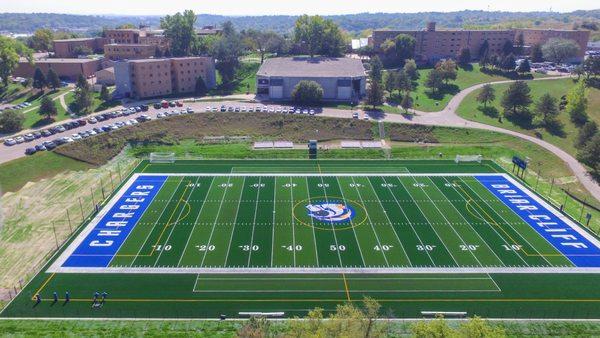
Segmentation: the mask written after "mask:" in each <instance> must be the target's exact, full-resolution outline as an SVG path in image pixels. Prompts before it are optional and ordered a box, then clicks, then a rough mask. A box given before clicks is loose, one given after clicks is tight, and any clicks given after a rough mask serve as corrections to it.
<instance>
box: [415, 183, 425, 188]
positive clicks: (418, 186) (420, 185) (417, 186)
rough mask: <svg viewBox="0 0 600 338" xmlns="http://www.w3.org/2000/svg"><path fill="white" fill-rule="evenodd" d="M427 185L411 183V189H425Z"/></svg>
mask: <svg viewBox="0 0 600 338" xmlns="http://www.w3.org/2000/svg"><path fill="white" fill-rule="evenodd" d="M426 186H427V184H425V183H413V187H415V188H425V187H426Z"/></svg>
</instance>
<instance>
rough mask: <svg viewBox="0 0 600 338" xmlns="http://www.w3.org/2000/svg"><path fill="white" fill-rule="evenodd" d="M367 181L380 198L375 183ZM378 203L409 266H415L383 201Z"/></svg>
mask: <svg viewBox="0 0 600 338" xmlns="http://www.w3.org/2000/svg"><path fill="white" fill-rule="evenodd" d="M366 180H367V182H369V186H370V187H371V190H372V191H373V194H374V195H375V196H377V197H379V195H377V192H376V191H375V187H373V183H371V180H369V179H368V178H367V179H366ZM352 181H354V178H352ZM357 189H358V188H357ZM377 201H378V202H379V206H380V207H381V210H383V211H384V212H383V214H384V215H385V219H387V221H388V223H389V227H390V228H391V229H392V231H393V232H394V235H395V236H396V239H397V240H398V243H400V248H402V252H404V255H405V256H406V259H407V260H408V264H410V266H413V264H412V262H411V261H410V257H408V253H407V252H406V250H405V249H404V245H403V244H402V241H401V240H400V236H398V233H397V232H396V229H395V228H394V225H393V224H392V220H391V219H390V217H389V216H388V214H387V212H386V210H385V208H384V207H383V204H382V203H381V200H379V199H377Z"/></svg>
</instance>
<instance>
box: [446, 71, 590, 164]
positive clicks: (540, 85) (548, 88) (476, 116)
mask: <svg viewBox="0 0 600 338" xmlns="http://www.w3.org/2000/svg"><path fill="white" fill-rule="evenodd" d="M527 84H528V85H529V87H530V88H531V97H532V98H533V101H534V103H535V102H536V101H537V100H538V99H539V98H540V97H541V96H542V95H543V94H545V93H550V94H552V96H554V97H555V98H556V99H557V102H558V101H559V100H560V97H561V96H562V95H565V94H566V93H567V92H568V91H569V89H571V88H572V87H573V86H574V81H573V80H572V79H559V80H548V81H529V82H527ZM507 87H508V84H497V85H494V89H496V100H495V101H494V102H492V103H491V104H488V107H492V108H495V109H496V110H497V112H498V113H499V114H501V113H502V107H501V106H500V100H501V97H502V93H503V92H504V91H505V90H506V88H507ZM479 92H480V90H476V91H474V92H473V93H471V94H469V95H468V96H467V97H466V98H465V99H464V100H463V102H462V103H461V104H460V106H459V107H458V110H457V113H458V114H459V115H460V116H461V117H463V118H466V119H468V120H472V121H477V122H481V123H485V124H489V125H493V126H497V127H501V128H505V129H510V130H514V131H518V132H520V133H524V134H527V135H531V136H536V137H538V138H540V139H543V140H546V141H548V142H550V143H552V144H554V145H556V146H558V147H560V148H561V149H563V150H565V151H567V152H568V153H570V154H571V155H576V152H577V150H576V149H575V147H574V142H575V139H576V138H577V134H578V130H579V127H578V126H576V125H575V124H573V123H572V122H571V120H570V119H569V116H568V114H567V113H566V112H561V113H560V114H559V116H558V119H559V120H560V121H561V122H562V123H563V124H564V133H563V135H555V134H551V133H550V132H548V131H547V130H546V129H544V128H533V127H531V128H527V127H523V126H521V125H519V124H516V123H514V122H512V121H510V120H508V119H506V118H503V119H502V122H500V121H499V120H498V117H497V116H490V115H487V114H485V113H484V112H483V109H482V108H483V107H482V106H481V105H480V104H479V103H478V102H477V101H476V97H477V95H478V94H479ZM588 99H589V105H588V110H587V112H588V115H589V117H590V119H592V120H594V121H596V122H597V123H600V90H598V89H595V88H590V89H589V92H588ZM530 109H533V104H532V106H531V107H530Z"/></svg>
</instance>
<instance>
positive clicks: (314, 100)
mask: <svg viewBox="0 0 600 338" xmlns="http://www.w3.org/2000/svg"><path fill="white" fill-rule="evenodd" d="M292 99H293V100H294V102H296V103H297V104H300V105H308V106H313V105H317V104H319V103H320V102H321V100H322V99H323V87H321V85H320V84H318V83H317V82H315V81H306V80H304V81H300V82H298V84H297V85H296V87H294V90H293V91H292Z"/></svg>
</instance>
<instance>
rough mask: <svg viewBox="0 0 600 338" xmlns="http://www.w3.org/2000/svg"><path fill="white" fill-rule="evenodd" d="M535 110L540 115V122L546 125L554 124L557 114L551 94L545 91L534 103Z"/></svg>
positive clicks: (554, 100) (556, 107)
mask: <svg viewBox="0 0 600 338" xmlns="http://www.w3.org/2000/svg"><path fill="white" fill-rule="evenodd" d="M535 112H536V113H537V114H538V116H539V117H540V119H541V121H542V123H543V124H544V125H545V126H546V127H548V126H550V125H555V124H556V117H557V116H558V106H557V105H556V99H555V98H554V97H552V95H550V94H548V93H546V94H544V95H542V96H541V97H540V99H539V100H538V101H537V102H536V103H535Z"/></svg>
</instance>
